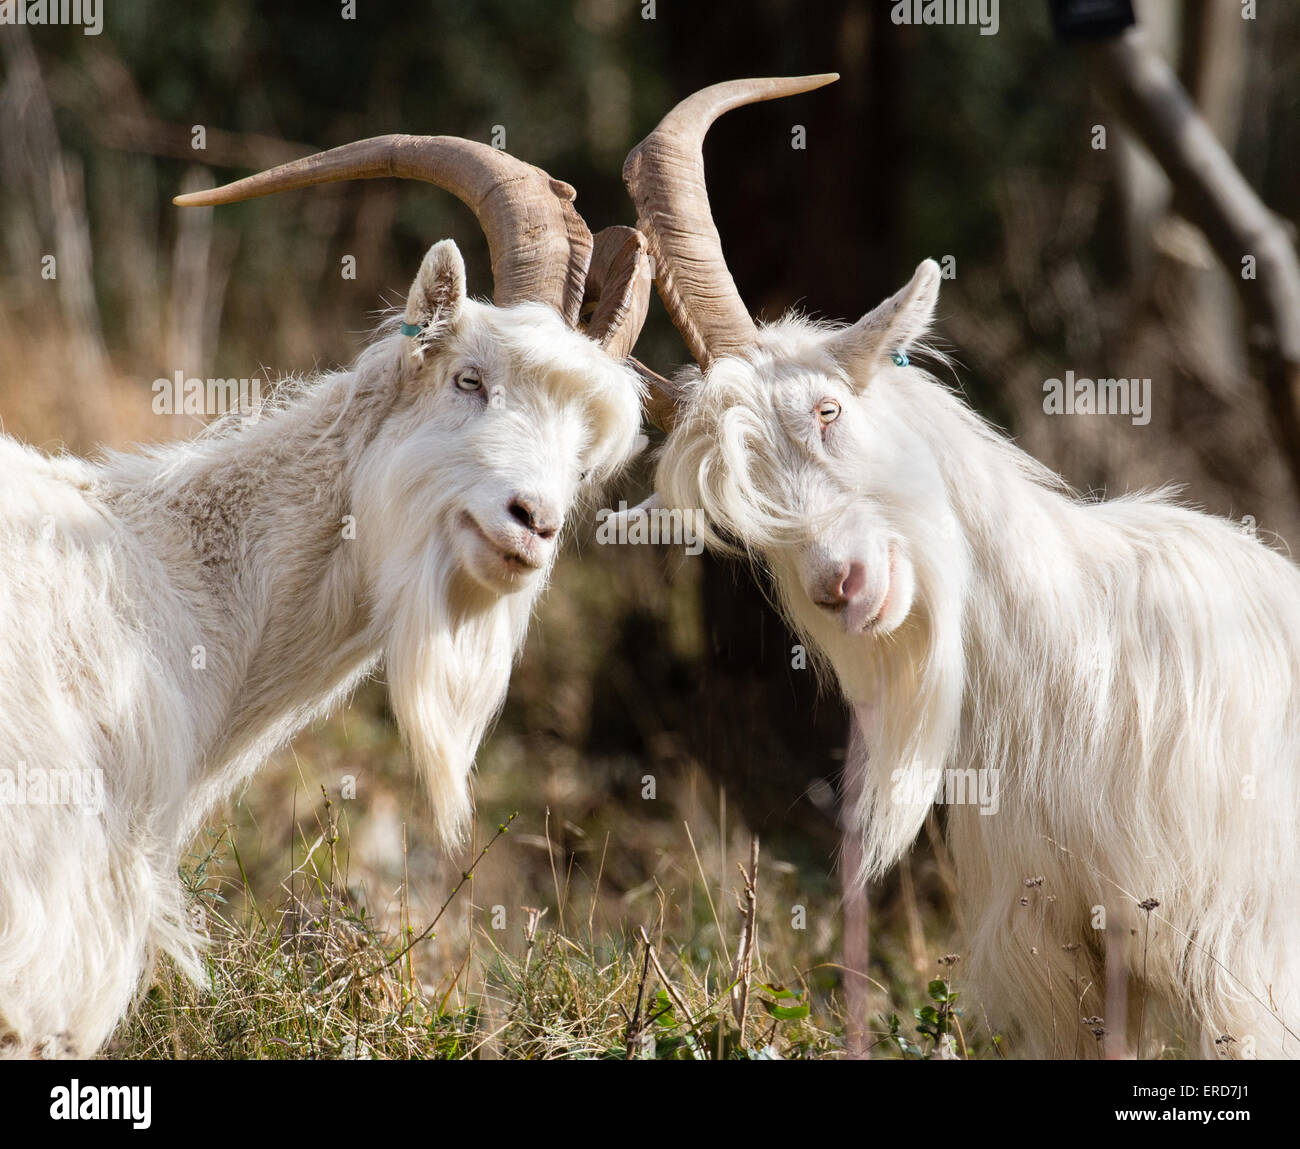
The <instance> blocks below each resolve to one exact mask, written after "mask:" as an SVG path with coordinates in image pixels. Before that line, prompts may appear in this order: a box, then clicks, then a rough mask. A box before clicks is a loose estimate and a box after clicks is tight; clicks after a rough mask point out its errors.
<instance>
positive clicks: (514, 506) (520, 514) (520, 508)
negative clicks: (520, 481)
mask: <svg viewBox="0 0 1300 1149" xmlns="http://www.w3.org/2000/svg"><path fill="white" fill-rule="evenodd" d="M506 509H507V510H509V512H510V515H511V517H512V518H513V519H515V521H516V522H518V523H521V524H522V525H523V526H525V527H527V528H528V529H529V530H530V531H531V530H534V529H535V527H534V518H533V508H532V507H530V506H529V505H528V504H527V503H525V502H524V501H523V500H522V499H511V500H510V506H509V507H508V508H506Z"/></svg>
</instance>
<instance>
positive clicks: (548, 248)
mask: <svg viewBox="0 0 1300 1149" xmlns="http://www.w3.org/2000/svg"><path fill="white" fill-rule="evenodd" d="M382 176H396V177H397V178H399V179H417V180H425V181H427V182H428V183H432V184H437V186H438V187H440V188H443V189H444V190H446V191H449V192H451V194H452V195H454V196H455V197H456V198H457V199H459V200H460V201H461V202H462V203H464V204H465V205H466V206H467V207H468V208H469V209H470V210H471V211H472V212H473V213H474V215H475V217H476V218H477V219H478V222H479V226H480V227H481V228H482V229H483V234H484V235H486V236H487V242H488V251H489V253H490V254H491V257H492V282H493V300H494V302H495V303H496V304H497V305H498V306H501V307H505V306H508V305H509V304H511V303H519V302H521V301H523V300H536V301H539V302H542V303H549V304H550V305H551V306H552V307H554V308H555V310H556V311H558V312H559V313H560V314H561V315H562V316H564V318H565V320H566V321H567V322H568V323H569V324H570V325H571V326H574V327H576V326H577V324H578V318H579V312H580V311H581V308H582V296H583V290H584V285H585V283H586V278H587V265H588V263H589V262H590V260H591V242H592V241H591V233H590V232H589V231H588V230H587V225H586V224H585V223H584V222H583V220H582V217H581V216H580V215H579V214H578V212H577V209H576V208H575V207H574V206H573V201H574V198H575V193H574V190H573V188H571V187H570V186H569V185H568V184H566V183H564V182H563V181H561V180H556V179H552V178H551V177H550V176H548V175H547V174H546V173H545V172H544V171H542V170H541V169H540V168H535V167H533V166H532V165H531V164H526V163H524V162H523V161H522V160H517V159H515V158H514V157H513V156H511V155H508V154H507V153H505V152H503V151H500V150H498V149H496V148H490V147H488V146H487V145H486V144H480V143H476V142H474V141H473V140H462V139H460V138H458V137H456V136H404V135H391V136H375V137H374V138H373V139H368V140H358V141H356V142H355V143H351V144H344V145H343V146H342V147H339V148H332V149H330V150H329V151H326V152H318V153H317V154H316V155H313V156H307V157H305V158H303V159H300V160H294V161H293V162H292V163H287V164H281V165H280V166H279V167H275V168H271V169H270V170H268V171H264V172H259V173H258V174H257V175H253V176H248V177H247V178H246V179H242V180H236V181H235V182H234V183H229V184H225V185H224V186H222V187H218V188H212V189H210V190H207V191H200V192H191V193H190V194H188V195H180V196H177V197H176V198H175V199H174V200H173V201H172V202H173V203H175V204H178V205H180V206H181V207H207V206H210V205H213V204H222V203H234V202H236V201H238V200H245V199H254V198H256V197H257V196H264V195H271V194H272V193H273V192H278V191H290V190H292V189H294V188H302V187H310V186H311V185H313V184H322V183H330V182H333V181H335V180H350V179H376V178H379V177H382Z"/></svg>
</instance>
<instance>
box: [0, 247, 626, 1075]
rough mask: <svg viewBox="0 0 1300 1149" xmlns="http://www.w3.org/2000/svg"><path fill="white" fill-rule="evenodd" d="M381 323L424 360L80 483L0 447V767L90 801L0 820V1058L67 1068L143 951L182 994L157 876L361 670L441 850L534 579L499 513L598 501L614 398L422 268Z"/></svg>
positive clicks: (379, 364) (44, 462)
mask: <svg viewBox="0 0 1300 1149" xmlns="http://www.w3.org/2000/svg"><path fill="white" fill-rule="evenodd" d="M406 319H407V320H408V321H412V320H414V321H416V322H418V323H420V324H421V325H422V326H423V327H424V334H423V335H422V336H420V337H419V338H409V337H406V336H403V335H400V334H398V333H397V331H396V325H397V322H398V320H397V319H396V318H394V319H393V320H390V321H389V322H388V323H387V324H385V325H384V327H383V328H382V329H381V332H380V335H379V337H378V338H377V339H376V341H375V342H374V343H373V344H372V345H371V346H370V347H369V348H368V349H367V350H366V351H365V352H364V353H363V354H362V355H361V357H360V358H359V360H358V362H357V363H356V365H355V366H354V367H353V368H352V369H351V370H349V371H346V372H341V373H338V374H334V375H327V376H325V377H323V378H318V379H314V380H309V381H307V382H304V383H298V384H291V385H286V386H285V387H284V388H282V391H281V393H280V394H279V395H278V397H277V399H276V401H275V402H274V403H272V404H271V405H270V406H269V408H268V409H266V410H264V411H263V413H262V415H261V418H260V419H259V420H257V421H256V422H254V423H250V424H241V422H240V421H239V420H238V419H228V420H225V421H223V422H221V423H219V424H217V425H215V426H214V428H213V429H212V430H210V431H209V432H208V433H206V434H205V435H203V436H201V437H200V438H198V439H197V440H195V441H193V442H188V443H180V444H175V445H170V446H165V447H161V448H154V449H151V450H148V451H143V452H140V453H138V454H126V455H112V456H110V457H108V458H107V460H106V461H104V462H103V463H101V464H91V463H89V462H85V461H82V460H79V459H74V458H67V457H64V458H54V459H51V458H47V457H45V456H43V455H41V454H38V453H37V452H36V451H34V450H31V449H29V448H27V447H24V446H22V445H20V444H18V443H17V442H15V441H14V440H12V439H9V438H6V437H3V436H0V477H2V478H0V571H3V578H0V768H8V769H10V770H13V769H15V768H16V766H17V764H18V763H20V762H21V763H23V764H24V769H28V770H30V769H32V768H39V769H44V770H50V769H55V768H65V769H72V770H76V771H82V772H88V773H93V772H100V775H101V776H102V780H103V787H104V789H103V802H102V809H100V810H99V811H98V812H85V811H84V810H83V809H82V808H78V807H76V806H73V805H70V804H66V803H65V804H47V805H11V806H4V805H0V1039H3V1044H4V1048H5V1050H6V1051H7V1052H8V1053H10V1054H17V1055H23V1054H29V1053H32V1052H34V1051H40V1052H44V1053H46V1054H49V1053H54V1054H68V1053H70V1054H76V1055H82V1056H86V1055H89V1054H91V1053H93V1052H94V1051H95V1050H96V1049H97V1048H98V1047H99V1045H100V1044H101V1043H102V1042H103V1041H104V1040H105V1038H106V1037H107V1036H108V1035H109V1033H110V1032H111V1030H112V1028H113V1026H114V1025H115V1024H116V1022H117V1021H118V1020H119V1019H120V1018H121V1016H122V1015H123V1013H124V1011H125V1010H126V1009H127V1008H128V1006H129V1004H130V1001H131V998H132V995H133V994H134V993H135V991H136V988H137V985H138V984H139V981H140V978H141V975H142V972H143V971H145V970H146V968H147V967H148V965H149V963H150V961H151V960H152V958H153V957H154V955H155V954H156V952H157V951H158V950H165V951H167V952H169V953H171V954H172V955H173V956H175V957H176V958H177V959H178V960H179V961H180V962H181V963H182V964H183V965H185V966H186V967H187V968H188V969H190V970H191V971H192V972H194V971H197V963H196V958H195V953H196V938H195V937H194V936H193V935H192V934H191V932H190V930H189V929H188V928H187V925H186V921H185V914H184V905H183V896H182V892H181V888H180V885H179V882H178V879H177V873H176V869H177V864H178V861H179V857H180V852H181V850H182V848H183V847H184V845H185V844H186V842H187V841H188V839H189V838H190V836H191V835H192V834H193V832H194V831H195V830H196V828H197V827H198V826H199V825H200V824H201V823H202V822H203V820H204V818H205V817H206V816H207V815H208V814H209V813H210V812H211V811H212V809H213V808H214V807H215V806H216V805H217V804H218V803H219V802H221V801H222V800H224V799H225V798H226V797H228V796H229V795H230V794H231V793H232V792H233V791H235V790H236V789H237V788H238V787H239V786H240V785H241V784H243V783H245V782H246V781H247V780H248V779H249V777H250V776H251V775H252V773H253V772H254V771H255V770H256V769H257V768H258V766H259V765H261V763H262V762H263V761H264V760H265V759H266V757H267V755H268V754H269V753H270V752H271V751H272V750H273V749H274V748H275V747H276V746H278V745H280V744H282V743H283V742H284V741H285V740H286V739H288V738H289V737H291V736H292V735H293V733H294V732H295V731H297V730H298V729H300V728H301V727H302V726H303V725H304V723H306V722H308V721H310V720H311V719H312V718H313V717H315V716H317V715H320V714H322V713H323V712H325V711H326V710H328V709H329V708H330V707H331V705H333V704H334V703H336V702H338V701H339V700H340V699H341V698H342V697H343V696H345V695H346V694H347V692H348V691H349V690H350V689H351V688H352V687H353V686H354V685H355V683H356V682H357V681H358V679H359V678H361V677H362V676H363V675H365V674H366V673H367V672H369V671H370V670H371V669H372V668H374V667H375V665H376V664H377V662H378V661H379V660H380V659H383V660H384V662H385V664H386V668H387V675H388V681H389V685H390V692H391V698H392V702H393V707H394V710H395V712H396V714H397V717H398V720H399V725H400V726H401V728H402V731H403V734H404V737H405V739H406V741H407V742H408V744H409V746H410V750H411V753H412V756H413V758H414V760H415V762H416V764H417V765H418V767H419V769H420V771H421V773H422V774H423V776H424V778H425V779H426V781H427V782H428V786H429V790H430V793H431V795H432V800H433V808H434V811H435V813H436V816H437V818H438V820H439V825H440V827H441V829H442V831H443V833H444V836H445V837H446V839H447V840H448V842H455V841H456V840H457V839H458V837H459V835H460V833H461V830H462V828H463V826H464V823H465V819H466V816H467V812H468V809H469V789H468V786H469V782H468V779H469V772H470V768H471V765H472V761H473V757H474V753H475V750H476V748H477V745H478V741H479V739H480V737H481V736H482V734H483V732H484V730H485V728H486V727H487V726H488V724H489V722H490V721H491V719H492V717H493V715H494V714H495V713H496V711H497V709H498V707H499V706H500V704H501V701H502V699H503V697H504V694H505V689H506V684H507V680H508V678H509V673H510V667H511V662H512V659H513V657H514V655H515V652H516V651H517V649H518V647H519V644H520V642H521V640H522V638H523V635H524V632H525V629H526V627H527V623H528V619H529V614H530V612H531V609H532V606H533V604H534V602H535V601H536V598H537V596H538V593H539V592H540V590H541V588H542V586H543V585H544V583H545V580H546V577H547V574H548V572H549V568H550V565H551V560H552V559H553V556H554V552H555V540H554V539H550V540H545V539H538V538H532V537H531V536H530V537H524V536H528V535H529V532H527V531H525V530H524V529H523V528H522V527H521V526H520V524H519V522H518V521H517V520H515V519H514V518H513V517H512V516H511V514H510V513H509V511H508V501H509V500H510V499H511V498H512V497H514V496H515V495H517V494H519V493H524V494H526V495H527V496H528V497H529V498H531V499H533V500H535V501H537V502H538V503H539V504H540V503H545V504H546V505H547V506H548V507H550V508H552V510H553V511H554V513H555V514H556V515H557V516H558V515H562V514H563V513H565V512H567V511H568V510H569V509H570V508H571V507H572V505H573V503H574V501H575V499H577V498H578V497H579V494H580V492H581V491H582V490H584V489H585V488H588V487H589V486H590V484H591V483H594V482H596V481H599V480H601V479H604V478H607V477H608V476H609V475H611V474H612V473H613V472H614V471H615V470H616V469H617V468H618V467H619V466H621V465H622V463H623V462H624V461H625V460H626V459H627V457H628V456H629V454H630V453H631V452H632V450H633V448H634V445H635V444H636V441H637V435H638V430H639V424H640V393H639V387H640V385H639V383H638V381H637V378H636V376H635V375H634V374H633V373H632V372H631V371H630V370H628V369H627V368H626V367H624V366H622V365H621V364H617V363H615V362H614V361H613V360H611V359H610V358H609V357H608V356H606V355H605V353H604V352H603V351H601V350H600V349H599V348H598V347H597V346H596V344H595V343H593V342H592V341H590V340H588V339H587V338H586V337H585V336H582V335H579V334H576V333H574V332H572V331H570V330H568V329H566V328H565V326H564V324H563V322H562V321H561V319H560V318H559V317H558V316H557V315H556V314H554V313H553V312H552V311H550V310H549V309H548V308H546V307H544V306H541V305H538V304H521V305H517V306H515V307H511V308H507V309H497V308H493V307H490V306H486V305H483V304H479V303H476V302H474V301H472V300H469V299H465V298H464V297H463V265H461V262H460V256H459V253H457V252H456V251H455V247H454V245H451V244H448V243H444V244H439V245H436V246H435V247H434V248H433V249H432V250H431V251H430V253H429V255H428V256H427V257H426V260H425V264H424V266H423V267H422V268H421V274H420V277H418V278H417V280H416V283H415V285H414V286H413V288H412V296H411V299H410V300H409V301H408V307H407V313H406ZM466 367H472V368H474V369H475V370H476V371H477V372H478V374H479V376H480V377H481V381H482V388H481V390H480V392H479V393H476V394H471V393H467V392H465V391H462V390H460V389H459V388H458V387H457V386H456V383H455V381H454V378H455V375H456V374H457V373H458V372H461V371H462V370H464V369H465V368H466ZM466 514H470V515H473V516H474V518H475V520H477V522H478V523H479V524H480V526H481V527H482V529H483V532H484V533H483V534H480V533H479V532H478V531H477V530H475V529H474V528H472V527H471V526H470V525H469V524H468V521H467V520H465V519H464V517H463V516H465V515H466ZM349 516H350V517H351V519H348V518H347V517H349ZM349 522H354V523H355V538H354V539H349V538H347V537H345V536H346V534H347V533H348V530H347V528H348V523H349ZM488 536H490V537H491V538H492V540H493V541H492V542H491V543H489V542H488V541H487V537H488ZM516 549H518V550H519V552H520V553H521V554H526V557H527V558H528V559H529V560H530V561H531V562H534V563H535V564H536V565H535V568H532V567H528V566H526V565H521V563H520V562H518V561H515V560H511V561H506V560H505V559H504V557H503V555H504V554H505V553H512V552H513V551H514V550H516ZM198 648H202V660H201V659H199V658H198V657H197V652H198ZM203 660H205V662H206V665H205V667H204V668H199V666H198V663H199V662H200V661H203Z"/></svg>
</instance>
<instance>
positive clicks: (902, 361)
mask: <svg viewBox="0 0 1300 1149" xmlns="http://www.w3.org/2000/svg"><path fill="white" fill-rule="evenodd" d="M890 358H891V359H892V360H893V361H894V362H895V363H896V364H898V366H899V367H906V366H907V363H908V360H907V356H906V355H904V354H903V353H902V352H901V351H895V352H894V353H893V354H892V355H891V356H890Z"/></svg>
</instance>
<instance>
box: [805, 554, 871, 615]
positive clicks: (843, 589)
mask: <svg viewBox="0 0 1300 1149" xmlns="http://www.w3.org/2000/svg"><path fill="white" fill-rule="evenodd" d="M866 585H867V568H866V567H865V566H863V564H862V563H844V564H843V565H842V566H840V567H839V569H838V570H834V571H831V572H830V573H829V574H828V575H826V576H825V577H824V578H823V579H822V581H821V584H820V585H819V586H818V587H817V591H816V593H815V594H814V595H813V602H815V603H816V604H817V605H818V606H824V607H827V608H828V609H830V610H835V609H836V608H837V607H841V606H843V605H844V604H845V603H849V602H852V601H853V600H854V599H855V598H857V597H858V595H860V594H861V593H862V589H863V587H865V586H866Z"/></svg>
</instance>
